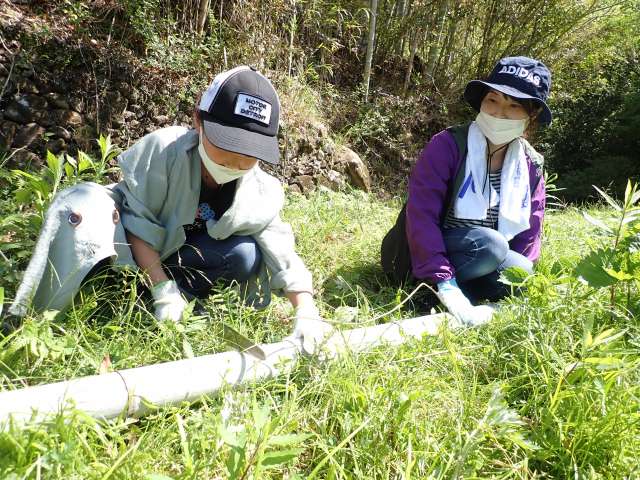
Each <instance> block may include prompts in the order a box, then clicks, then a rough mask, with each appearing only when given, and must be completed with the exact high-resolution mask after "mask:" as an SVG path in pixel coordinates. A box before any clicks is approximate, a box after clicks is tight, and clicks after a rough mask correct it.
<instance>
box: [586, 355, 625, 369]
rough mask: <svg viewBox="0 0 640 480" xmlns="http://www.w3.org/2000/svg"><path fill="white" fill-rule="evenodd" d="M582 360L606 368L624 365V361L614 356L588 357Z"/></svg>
mask: <svg viewBox="0 0 640 480" xmlns="http://www.w3.org/2000/svg"><path fill="white" fill-rule="evenodd" d="M583 362H584V363H590V364H593V365H598V366H601V367H607V368H615V367H622V366H624V361H623V360H622V359H620V358H616V357H589V358H585V359H584V360H583Z"/></svg>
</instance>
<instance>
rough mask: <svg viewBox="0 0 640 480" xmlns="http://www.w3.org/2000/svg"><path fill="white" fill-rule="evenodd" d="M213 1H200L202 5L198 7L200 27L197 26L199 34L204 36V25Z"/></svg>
mask: <svg viewBox="0 0 640 480" xmlns="http://www.w3.org/2000/svg"><path fill="white" fill-rule="evenodd" d="M210 2H211V0H200V5H199V6H198V25H197V33H198V35H200V36H202V34H203V32H204V24H205V22H206V21H207V12H208V11H209V3H210Z"/></svg>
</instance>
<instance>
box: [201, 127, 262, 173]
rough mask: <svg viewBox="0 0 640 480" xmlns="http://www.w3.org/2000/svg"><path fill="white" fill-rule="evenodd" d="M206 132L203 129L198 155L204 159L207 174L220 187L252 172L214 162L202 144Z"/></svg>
mask: <svg viewBox="0 0 640 480" xmlns="http://www.w3.org/2000/svg"><path fill="white" fill-rule="evenodd" d="M203 135H204V132H203V131H202V128H201V129H200V140H199V143H198V153H199V154H200V158H201V159H202V163H203V164H204V167H205V168H206V169H207V172H209V174H210V175H211V176H212V177H213V179H214V180H215V181H216V183H217V184H218V185H223V184H225V183H229V182H233V181H234V180H237V179H238V178H240V177H242V176H244V175H246V174H247V173H249V172H250V171H251V169H248V170H237V169H235V168H229V167H225V166H223V165H220V164H218V163H216V162H214V161H213V160H212V159H211V157H209V155H207V151H206V150H205V149H204V145H203V144H202V136H203Z"/></svg>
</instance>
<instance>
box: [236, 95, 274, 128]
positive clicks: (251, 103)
mask: <svg viewBox="0 0 640 480" xmlns="http://www.w3.org/2000/svg"><path fill="white" fill-rule="evenodd" d="M233 113H235V114H236V115H242V116H243V117H247V118H250V119H252V120H255V121H257V122H260V123H262V124H264V125H269V123H270V122H271V104H270V103H269V102H265V101H264V100H262V99H261V98H258V97H253V96H251V95H247V94H246V93H240V94H238V99H237V100H236V107H235V108H234V110H233Z"/></svg>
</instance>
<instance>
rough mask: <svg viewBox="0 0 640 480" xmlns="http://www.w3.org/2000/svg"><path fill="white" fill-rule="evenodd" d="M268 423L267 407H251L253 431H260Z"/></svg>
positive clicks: (255, 405)
mask: <svg viewBox="0 0 640 480" xmlns="http://www.w3.org/2000/svg"><path fill="white" fill-rule="evenodd" d="M268 421H269V407H267V406H266V405H262V406H259V405H258V404H257V403H254V405H253V422H254V426H255V429H256V430H257V431H261V430H262V429H263V428H264V426H265V425H266V424H267V422H268Z"/></svg>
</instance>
